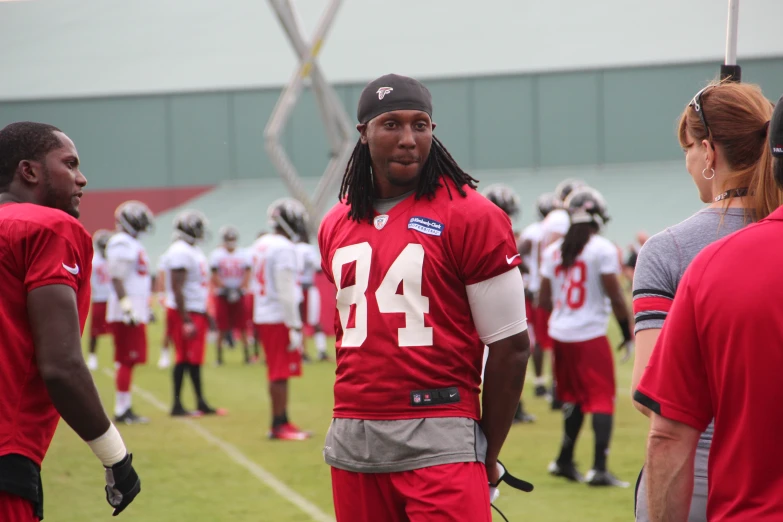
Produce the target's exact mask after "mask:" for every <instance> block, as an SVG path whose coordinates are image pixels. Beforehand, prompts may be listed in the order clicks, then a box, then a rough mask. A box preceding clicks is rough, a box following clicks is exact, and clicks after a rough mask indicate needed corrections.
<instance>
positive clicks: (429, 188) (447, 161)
mask: <svg viewBox="0 0 783 522" xmlns="http://www.w3.org/2000/svg"><path fill="white" fill-rule="evenodd" d="M441 177H448V178H449V179H451V180H452V181H453V182H454V184H455V185H456V186H457V191H458V192H459V194H460V196H462V197H465V196H466V195H467V193H466V192H465V191H464V190H463V188H462V187H463V185H468V186H469V187H470V188H472V189H475V188H476V186H477V184H478V180H477V179H475V178H473V177H472V176H471V175H470V174H468V173H467V172H465V171H464V170H462V168H461V167H460V166H459V165H457V162H456V161H455V160H454V158H453V157H452V156H451V153H449V151H448V150H446V147H444V146H443V144H442V143H441V142H440V140H438V138H436V137H435V136H433V137H432V148H431V149H430V155H429V157H427V161H425V162H424V166H423V167H422V169H421V172H420V173H419V184H418V186H417V187H416V199H420V198H421V197H422V196H427V198H429V199H432V198H433V196H434V195H435V190H436V189H437V188H439V187H442V186H443V185H442V184H441V182H440V178H441ZM446 188H447V189H448V191H449V197H451V189H450V188H449V187H448V185H446ZM343 198H346V201H347V203H348V204H349V205H350V206H351V209H350V210H349V211H348V218H349V219H353V220H355V221H361V220H363V219H366V220H367V221H368V222H370V223H372V218H373V215H372V212H373V201H374V199H375V194H374V191H373V179H372V159H371V158H370V147H369V146H368V145H367V144H363V143H362V140H361V139H359V141H358V142H357V143H356V147H355V148H354V149H353V153H352V154H351V159H350V160H348V166H347V167H346V168H345V174H344V175H343V182H342V185H341V186H340V195H339V200H340V201H342V200H343Z"/></svg>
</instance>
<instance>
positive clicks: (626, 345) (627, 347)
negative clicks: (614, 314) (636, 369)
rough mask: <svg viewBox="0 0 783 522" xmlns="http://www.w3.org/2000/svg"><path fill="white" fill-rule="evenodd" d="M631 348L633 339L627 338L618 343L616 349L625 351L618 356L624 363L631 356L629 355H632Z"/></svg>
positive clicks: (632, 347)
mask: <svg viewBox="0 0 783 522" xmlns="http://www.w3.org/2000/svg"><path fill="white" fill-rule="evenodd" d="M633 349H634V343H633V339H628V340H627V341H623V342H621V343H620V345H619V346H618V347H617V351H618V352H623V351H624V352H625V353H624V354H623V356H622V357H620V362H621V363H624V362H626V361H628V360H629V359H630V358H631V356H632V355H633Z"/></svg>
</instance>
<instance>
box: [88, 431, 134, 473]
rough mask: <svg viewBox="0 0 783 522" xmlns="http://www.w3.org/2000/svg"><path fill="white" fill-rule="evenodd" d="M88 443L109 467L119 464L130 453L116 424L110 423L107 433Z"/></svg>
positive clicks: (99, 458)
mask: <svg viewBox="0 0 783 522" xmlns="http://www.w3.org/2000/svg"><path fill="white" fill-rule="evenodd" d="M87 445H88V446H89V447H90V449H91V450H92V452H93V453H95V456H96V457H98V460H100V461H101V462H102V463H103V465H104V466H106V467H107V468H110V467H112V466H113V465H115V464H117V463H118V462H119V461H121V460H122V459H124V458H125V455H127V454H128V450H127V449H126V448H125V443H124V442H123V441H122V437H121V436H120V432H119V431H117V428H116V427H115V426H114V424H110V425H109V429H108V430H106V433H104V434H103V435H101V436H100V437H98V438H97V439H95V440H91V441H88V442H87Z"/></svg>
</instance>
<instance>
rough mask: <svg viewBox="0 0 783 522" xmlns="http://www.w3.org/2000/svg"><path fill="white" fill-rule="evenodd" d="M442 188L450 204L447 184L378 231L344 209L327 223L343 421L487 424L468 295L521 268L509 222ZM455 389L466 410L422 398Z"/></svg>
mask: <svg viewBox="0 0 783 522" xmlns="http://www.w3.org/2000/svg"><path fill="white" fill-rule="evenodd" d="M443 183H444V184H445V183H448V184H449V188H450V190H451V197H450V196H449V192H448V191H447V189H446V187H445V185H444V187H442V188H439V189H438V190H437V191H436V193H435V197H434V199H432V200H429V199H428V198H426V197H425V198H422V199H420V200H418V201H417V200H416V199H415V197H414V196H410V197H409V198H407V199H406V200H404V201H402V202H400V203H398V204H397V205H396V206H395V207H394V208H392V209H391V210H390V211H389V212H388V214H386V215H384V216H385V217H384V216H377V215H376V218H375V220H374V223H368V222H367V221H362V222H356V221H353V220H350V219H348V210H349V207H348V206H347V205H345V204H342V203H340V204H338V205H336V206H335V207H334V208H333V209H332V210H331V211H330V212H329V213H328V214H327V215H326V217H325V218H324V220H323V222H322V224H321V229H320V230H319V233H318V243H319V245H320V248H321V259H322V267H323V273H324V274H325V275H326V277H327V278H328V279H329V280H330V281H332V282H333V283H334V282H336V286H337V314H336V316H335V332H336V336H337V342H336V347H337V378H336V382H335V386H334V400H335V406H334V416H335V417H337V418H356V419H381V420H383V419H411V418H423V417H469V418H472V419H476V420H478V419H479V418H480V408H479V385H480V382H481V375H480V374H481V362H482V354H483V348H484V344H483V343H482V342H481V340H480V339H479V336H478V333H477V332H476V328H475V326H474V324H473V319H472V316H471V313H470V306H469V303H468V297H467V291H466V289H465V286H466V285H470V284H474V283H478V282H481V281H485V280H487V279H490V278H492V277H495V276H497V275H500V274H503V273H505V272H507V271H509V270H511V269H512V268H515V267H516V266H517V265H519V263H520V260H519V256H518V255H517V250H516V244H515V241H514V234H513V231H512V229H511V221H510V220H509V219H508V217H507V216H506V215H505V213H503V211H501V210H500V209H499V208H498V207H497V206H495V205H494V204H493V203H491V202H490V201H488V200H487V199H486V198H484V197H483V196H481V195H480V194H478V193H477V192H476V191H475V190H473V189H470V188H468V187H467V186H465V187H464V188H465V190H466V191H467V197H464V198H463V197H462V196H460V195H459V193H458V192H457V189H456V187H455V185H454V184H453V183H452V182H450V181H446V180H443ZM520 298H521V296H520ZM449 387H456V388H457V390H458V393H459V398H460V401H459V402H456V403H450V404H439V405H431V404H428V405H426V406H424V404H425V403H426V402H427V401H428V400H429V398H428V397H426V394H418V397H416V395H417V394H415V393H414V392H416V391H420V390H432V389H443V388H449ZM418 401H421V402H418ZM415 403H416V404H415ZM417 404H421V405H417Z"/></svg>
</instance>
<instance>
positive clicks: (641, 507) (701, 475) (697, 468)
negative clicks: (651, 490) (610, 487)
mask: <svg viewBox="0 0 783 522" xmlns="http://www.w3.org/2000/svg"><path fill="white" fill-rule="evenodd" d="M709 455H710V450H709V448H702V447H701V446H698V447H697V448H696V459H695V460H694V464H693V470H694V476H693V498H692V499H691V512H690V514H689V515H688V522H707V459H708V458H709ZM649 520H650V515H649V513H648V512H647V481H646V480H645V479H644V470H642V473H640V474H639V482H638V483H637V484H636V522H649Z"/></svg>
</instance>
